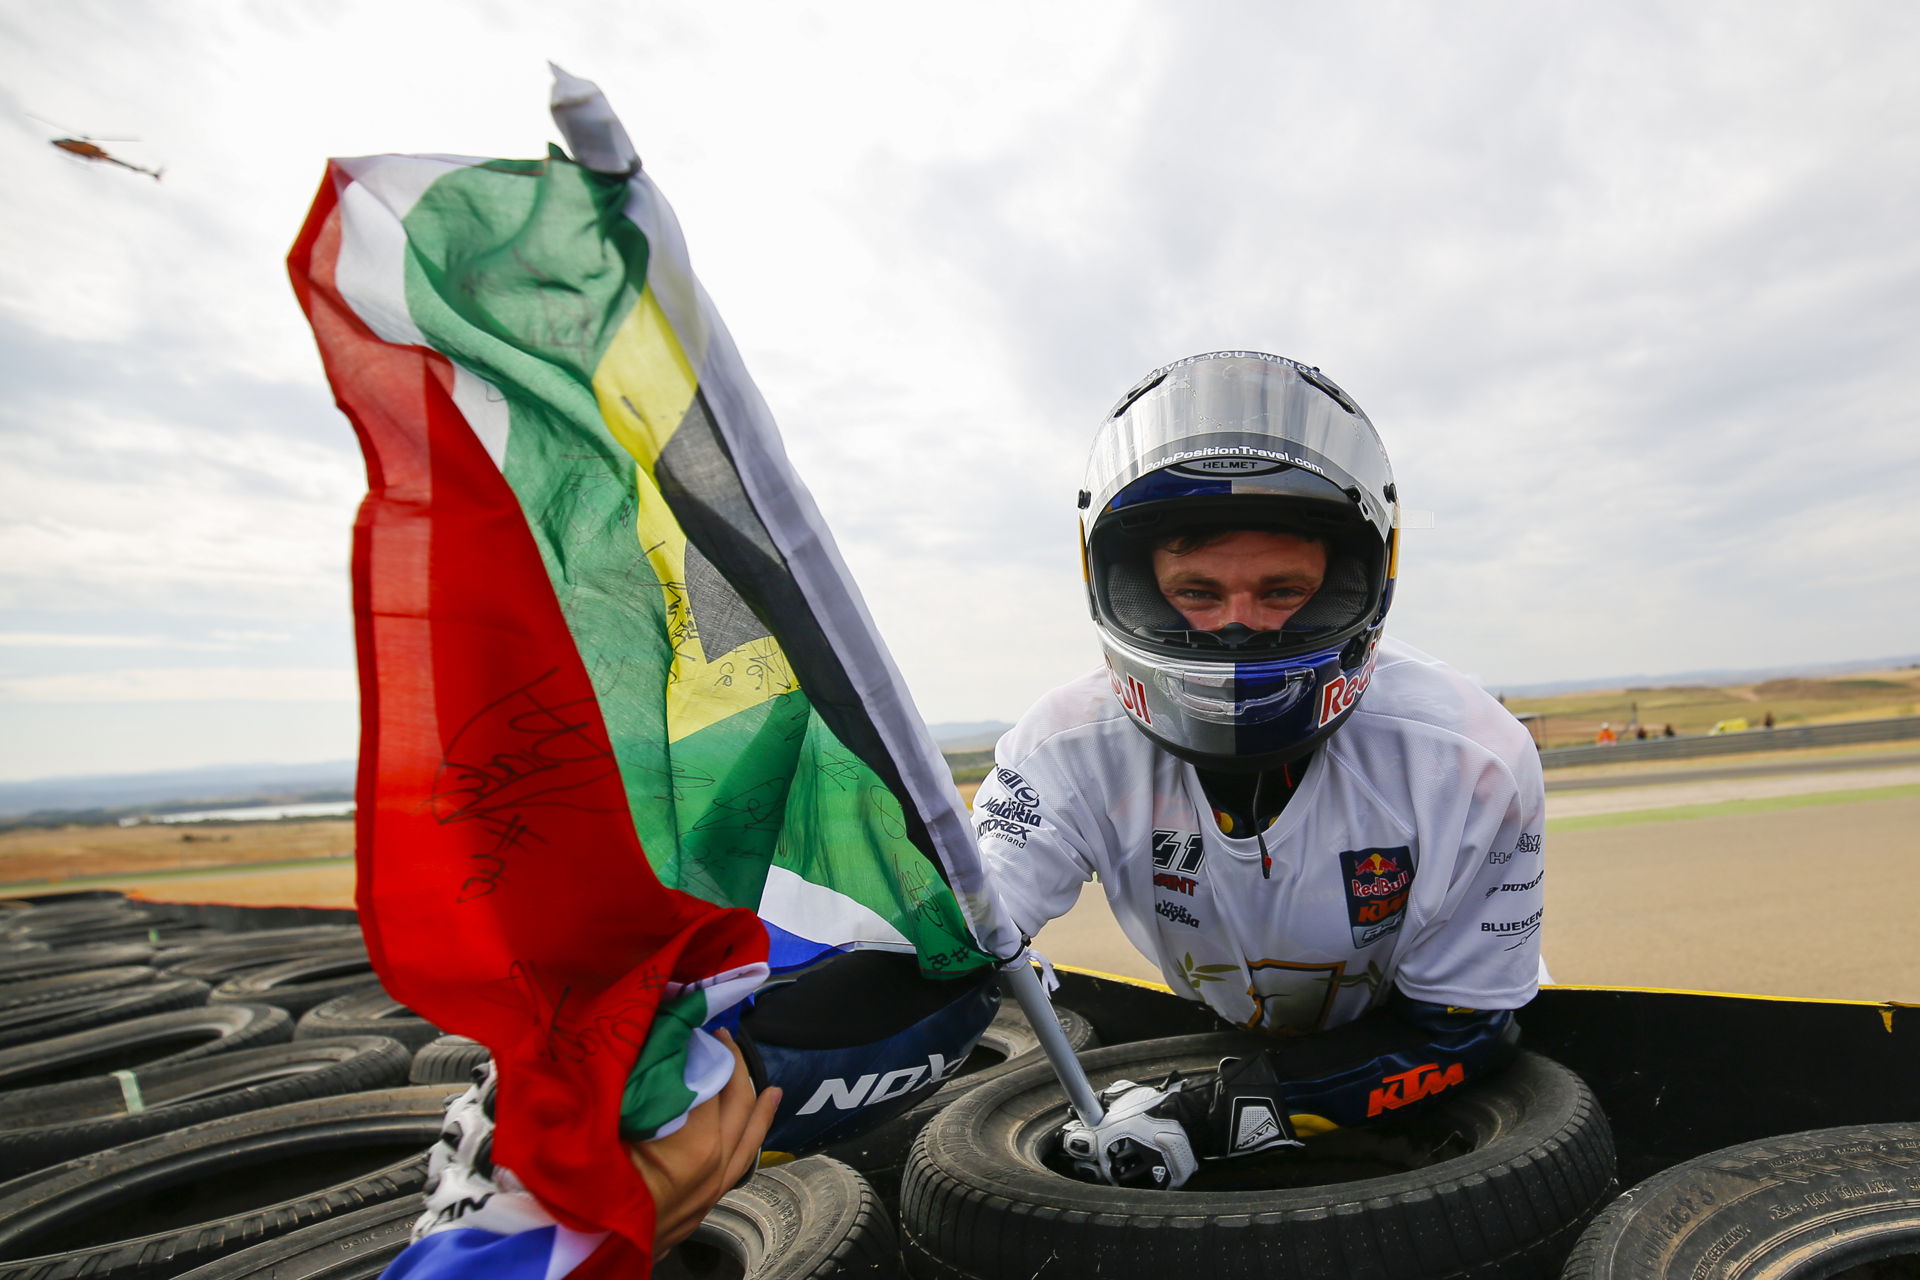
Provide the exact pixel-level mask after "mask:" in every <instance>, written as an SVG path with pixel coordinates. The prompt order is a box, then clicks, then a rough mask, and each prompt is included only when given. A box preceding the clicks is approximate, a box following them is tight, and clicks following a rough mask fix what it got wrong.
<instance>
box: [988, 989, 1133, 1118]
mask: <svg viewBox="0 0 1920 1280" xmlns="http://www.w3.org/2000/svg"><path fill="white" fill-rule="evenodd" d="M1000 986H1001V987H1002V989H1004V990H1005V991H1007V992H1009V993H1010V994H1011V995H1012V996H1013V998H1014V999H1015V1000H1017V1001H1019V1003H1020V1012H1022V1013H1024V1014H1026V1015H1027V1021H1028V1023H1030V1024H1031V1025H1032V1027H1033V1033H1034V1034H1035V1035H1036V1036H1038V1037H1040V1051H1041V1052H1042V1053H1044V1054H1046V1055H1047V1061H1048V1062H1050V1063H1052V1064H1053V1073H1054V1074H1055V1075H1057V1076H1059V1077H1060V1084H1061V1086H1062V1087H1063V1088H1065V1089H1066V1091H1067V1101H1069V1102H1071V1103H1072V1104H1073V1109H1074V1111H1076V1112H1077V1113H1078V1114H1079V1116H1080V1119H1081V1121H1082V1122H1083V1123H1084V1124H1085V1125H1086V1126H1087V1128H1089V1129H1097V1128H1099V1127H1100V1122H1101V1121H1102V1120H1105V1119H1106V1118H1107V1113H1106V1112H1105V1111H1104V1110H1103V1109H1102V1108H1101V1106H1100V1098H1099V1095H1098V1094H1096V1093H1094V1091H1093V1084H1092V1082H1091V1081H1089V1080H1088V1079H1087V1072H1086V1068H1085V1067H1082V1066H1081V1065H1080V1059H1079V1058H1077V1057H1075V1056H1074V1053H1073V1046H1072V1045H1070V1044H1068V1043H1067V1034H1066V1032H1064V1031H1062V1030H1061V1029H1060V1019H1058V1018H1056V1017H1055V1016H1054V1013H1053V1002H1052V1001H1051V1000H1049V999H1048V998H1047V989H1046V987H1045V986H1043V985H1042V984H1041V982H1040V974H1039V972H1038V971H1037V970H1036V969H1035V968H1034V964H1033V959H1032V955H1031V953H1029V952H1025V951H1022V952H1021V953H1020V955H1019V956H1018V957H1017V958H1015V960H1014V961H1013V963H1011V964H1009V965H1007V966H1006V967H1005V968H1003V969H1001V970H1000Z"/></svg>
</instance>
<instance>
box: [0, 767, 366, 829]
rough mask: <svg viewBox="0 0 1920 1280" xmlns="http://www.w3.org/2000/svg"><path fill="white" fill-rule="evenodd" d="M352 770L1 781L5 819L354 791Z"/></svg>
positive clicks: (232, 770) (169, 772)
mask: <svg viewBox="0 0 1920 1280" xmlns="http://www.w3.org/2000/svg"><path fill="white" fill-rule="evenodd" d="M353 774H354V763H353V761H351V760H328V761H324V762H322V763H319V764H213V765H204V766H202V767H200V768H198V769H166V770H161V771H158V772H154V773H101V774H92V775H88V776H85V777H67V778H37V779H35V780H33V781H31V782H0V818H13V817H19V816H21V815H23V814H29V813H48V812H61V813H78V812H82V811H85V810H89V809H129V808H136V807H139V806H142V805H166V804H171V803H176V802H182V801H192V802H193V803H195V804H200V803H202V802H205V803H206V805H207V806H208V807H212V806H214V805H237V804H246V803H248V802H249V801H257V802H262V803H264V802H268V801H278V800H287V799H289V798H293V797H300V796H308V795H312V794H314V793H337V792H343V791H344V792H351V791H352V790H353Z"/></svg>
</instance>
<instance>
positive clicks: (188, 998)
mask: <svg viewBox="0 0 1920 1280" xmlns="http://www.w3.org/2000/svg"><path fill="white" fill-rule="evenodd" d="M207 995H208V987H207V984H206V983H204V982H195V981H193V980H192V979H191V978H174V979H171V980H162V981H159V982H147V983H142V984H141V985H139V986H137V987H122V988H120V989H119V990H116V991H97V992H95V993H93V994H92V995H84V996H73V997H70V998H69V999H66V1000H52V1001H49V1002H47V1003H45V1004H28V1005H21V1006H19V1007H17V1008H11V1009H0V1049H10V1048H13V1047H14V1046H16V1045H22V1044H30V1043H32V1042H33V1041H36V1040H50V1039H53V1038H54V1037H55V1036H66V1035H72V1034H73V1033H74V1032H76V1031H85V1030H87V1029H88V1028H89V1027H101V1026H105V1025H106V1024H108V1023H110V1022H126V1021H128V1020H130V1019H133V1018H144V1017H146V1016H147V1015H149V1014H154V1013H166V1012H167V1011H169V1010H172V1009H188V1008H192V1007H193V1006H195V1005H202V1004H205V1003H206V1002H207Z"/></svg>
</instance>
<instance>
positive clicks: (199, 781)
mask: <svg viewBox="0 0 1920 1280" xmlns="http://www.w3.org/2000/svg"><path fill="white" fill-rule="evenodd" d="M928 727H929V728H930V729H931V730H932V732H933V740H934V742H935V743H937V744H938V745H939V747H940V749H941V750H942V751H976V750H979V749H981V748H984V747H991V746H992V745H993V744H994V743H995V742H997V741H999V739H1000V735H1001V734H1003V733H1005V732H1006V731H1007V730H1008V729H1011V728H1012V727H1013V726H1012V725H1010V724H1006V723H1005V722H1003V721H999V720H969V721H964V722H958V723H952V724H936V725H929V726H928ZM353 778H354V762H353V761H351V760H327V761H323V762H321V763H319V764H213V765H205V766H202V767H200V768H197V769H163V770H157V771H155V772H153V773H101V774H88V775H85V776H79V777H62V778H36V779H34V780H32V781H30V782H0V819H8V818H19V817H23V816H25V815H27V814H49V813H60V814H80V813H86V812H88V811H93V810H103V811H116V810H123V809H138V808H145V807H155V808H161V807H165V808H182V807H185V808H209V809H210V808H220V807H231V806H237V805H244V804H249V803H257V804H267V803H284V802H287V801H292V800H298V799H305V798H308V797H310V796H314V795H316V794H338V793H348V794H351V792H352V791H353Z"/></svg>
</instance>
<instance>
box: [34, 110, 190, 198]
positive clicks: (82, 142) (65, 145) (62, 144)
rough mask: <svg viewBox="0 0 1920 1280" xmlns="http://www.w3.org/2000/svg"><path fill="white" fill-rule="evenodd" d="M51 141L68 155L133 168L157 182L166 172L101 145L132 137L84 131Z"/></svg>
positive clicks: (51, 122) (44, 121) (130, 139)
mask: <svg viewBox="0 0 1920 1280" xmlns="http://www.w3.org/2000/svg"><path fill="white" fill-rule="evenodd" d="M33 118H34V119H35V120H39V121H40V123H41V124H45V125H53V127H54V128H56V129H58V128H60V126H59V125H57V124H54V123H53V121H51V120H42V119H41V118H40V117H39V116H34V117H33ZM49 141H50V142H51V143H52V144H53V145H54V146H56V147H58V148H60V150H62V151H64V152H66V153H67V154H68V155H73V156H79V157H80V158H81V159H82V160H98V161H100V162H101V163H103V164H115V165H119V166H120V167H121V168H122V169H131V170H133V171H134V172H135V173H144V174H146V175H147V176H148V177H149V178H152V179H153V180H154V181H155V182H158V181H160V175H161V174H162V173H164V172H165V170H163V169H148V168H144V167H143V166H141V165H137V164H134V163H132V162H131V161H128V160H122V159H121V158H120V157H119V156H116V155H114V154H112V153H111V152H109V151H108V150H107V149H106V148H105V147H103V146H101V145H100V144H101V143H102V142H132V141H134V139H132V138H90V137H88V136H87V135H86V134H84V133H83V134H80V135H78V136H75V137H69V138H51V139H49Z"/></svg>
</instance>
